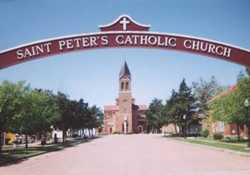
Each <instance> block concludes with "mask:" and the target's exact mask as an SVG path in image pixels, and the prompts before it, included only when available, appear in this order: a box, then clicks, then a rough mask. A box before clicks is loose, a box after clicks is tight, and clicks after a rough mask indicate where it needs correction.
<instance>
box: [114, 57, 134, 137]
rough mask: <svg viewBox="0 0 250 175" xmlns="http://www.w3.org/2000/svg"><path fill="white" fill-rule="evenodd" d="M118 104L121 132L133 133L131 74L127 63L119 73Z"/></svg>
mask: <svg viewBox="0 0 250 175" xmlns="http://www.w3.org/2000/svg"><path fill="white" fill-rule="evenodd" d="M117 102H118V106H119V123H120V124H119V125H120V127H121V128H120V131H121V132H122V133H124V134H127V133H130V132H133V129H132V128H133V127H132V122H133V121H132V104H133V98H132V93H131V74H130V71H129V68H128V65H127V63H126V62H124V64H123V65H122V67H121V70H120V73H119V97H118V100H117Z"/></svg>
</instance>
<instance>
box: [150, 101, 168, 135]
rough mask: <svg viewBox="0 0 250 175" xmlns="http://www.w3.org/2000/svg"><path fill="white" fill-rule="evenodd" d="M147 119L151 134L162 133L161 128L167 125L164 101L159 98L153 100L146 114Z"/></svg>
mask: <svg viewBox="0 0 250 175" xmlns="http://www.w3.org/2000/svg"><path fill="white" fill-rule="evenodd" d="M146 117H147V122H148V130H149V131H150V132H152V131H153V132H154V131H156V132H157V133H158V132H160V129H161V127H162V126H163V125H164V124H165V115H164V105H163V104H162V100H160V99H157V98H155V99H153V100H152V102H151V103H150V105H149V108H148V110H147V112H146Z"/></svg>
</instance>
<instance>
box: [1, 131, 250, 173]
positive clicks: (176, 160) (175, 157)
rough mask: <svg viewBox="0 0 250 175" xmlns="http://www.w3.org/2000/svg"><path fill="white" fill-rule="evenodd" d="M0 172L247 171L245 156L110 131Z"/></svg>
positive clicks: (249, 167) (248, 159) (249, 159)
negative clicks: (102, 135) (100, 136)
mask: <svg viewBox="0 0 250 175" xmlns="http://www.w3.org/2000/svg"><path fill="white" fill-rule="evenodd" d="M0 175H250V157H244V156H239V155H236V154H232V153H228V152H223V151H217V150H213V149H208V148H206V147H202V146H197V145H191V144H186V143H182V142H178V141H174V140H171V139H166V138H162V137H161V136H159V135H126V136H124V135H113V136H106V137H103V138H99V139H96V140H93V141H91V142H88V143H83V144H80V145H77V146H75V147H71V148H67V149H65V150H63V151H59V152H53V153H49V154H44V155H41V156H38V157H34V158H31V159H29V160H27V161H23V162H21V163H19V164H16V165H11V166H7V167H1V168H0Z"/></svg>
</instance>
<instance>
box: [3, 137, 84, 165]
mask: <svg viewBox="0 0 250 175" xmlns="http://www.w3.org/2000/svg"><path fill="white" fill-rule="evenodd" d="M83 142H86V140H83V139H76V140H71V141H66V142H65V143H63V144H62V143H59V144H48V145H44V146H42V145H37V146H33V147H29V148H28V149H27V150H26V149H25V148H24V147H17V148H16V149H9V148H8V149H3V150H2V153H0V166H5V165H9V164H13V163H18V162H20V161H23V160H25V159H27V158H30V157H34V156H38V155H41V154H45V153H49V152H53V151H59V150H62V149H64V148H67V147H72V146H75V145H78V144H80V143H83Z"/></svg>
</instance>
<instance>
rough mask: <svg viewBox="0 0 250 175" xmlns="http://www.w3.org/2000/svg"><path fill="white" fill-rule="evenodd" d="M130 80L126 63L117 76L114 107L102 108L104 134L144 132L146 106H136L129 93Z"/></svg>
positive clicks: (106, 106)
mask: <svg viewBox="0 0 250 175" xmlns="http://www.w3.org/2000/svg"><path fill="white" fill-rule="evenodd" d="M131 86H132V79H131V74H130V71H129V68H128V65H127V63H126V62H125V63H124V65H123V66H122V68H121V70H120V74H119V93H118V98H117V99H116V104H115V105H105V106H104V132H105V133H107V134H112V133H124V134H127V133H141V132H144V131H145V130H146V126H147V125H146V116H145V112H146V110H147V106H146V105H136V104H135V99H134V98H133V97H132V92H131Z"/></svg>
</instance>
